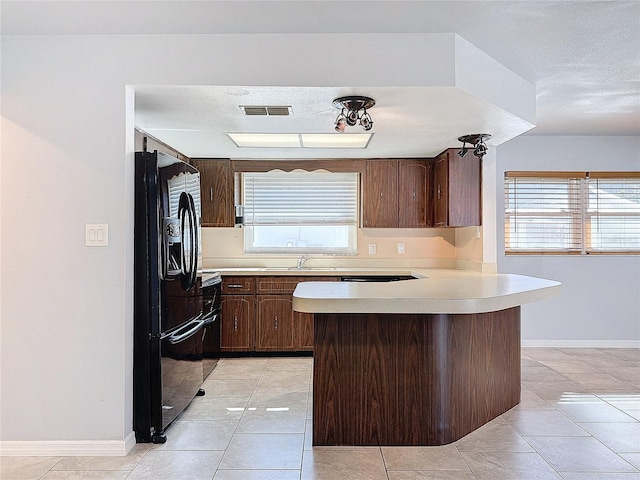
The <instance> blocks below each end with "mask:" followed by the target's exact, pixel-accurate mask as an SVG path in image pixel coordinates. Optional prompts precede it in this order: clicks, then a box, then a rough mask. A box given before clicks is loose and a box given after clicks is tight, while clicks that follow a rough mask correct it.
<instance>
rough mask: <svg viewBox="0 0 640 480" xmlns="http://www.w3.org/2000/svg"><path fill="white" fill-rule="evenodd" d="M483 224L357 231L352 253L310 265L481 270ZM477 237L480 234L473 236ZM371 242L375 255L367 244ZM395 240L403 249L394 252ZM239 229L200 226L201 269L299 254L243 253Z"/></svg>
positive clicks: (266, 263)
mask: <svg viewBox="0 0 640 480" xmlns="http://www.w3.org/2000/svg"><path fill="white" fill-rule="evenodd" d="M481 233H482V228H481V227H465V228H455V229H454V228H440V229H437V228H430V229H395V228H394V229H391V228H389V229H384V228H381V229H358V253H357V255H311V256H310V257H311V258H310V260H309V261H308V262H307V263H306V265H307V266H309V267H336V266H338V267H371V268H375V267H380V268H384V267H442V268H462V269H468V270H478V271H480V270H481V269H482V234H481ZM478 237H479V238H478ZM370 244H375V250H376V254H375V255H370V254H369V245H370ZM398 244H404V252H405V253H398ZM243 247H244V238H243V230H242V229H241V228H203V229H202V250H203V266H204V267H205V268H224V267H249V266H250V267H275V266H295V263H296V260H297V258H298V257H299V256H300V255H299V254H295V255H286V254H279V255H263V254H260V255H256V254H246V255H245V254H244V252H243Z"/></svg>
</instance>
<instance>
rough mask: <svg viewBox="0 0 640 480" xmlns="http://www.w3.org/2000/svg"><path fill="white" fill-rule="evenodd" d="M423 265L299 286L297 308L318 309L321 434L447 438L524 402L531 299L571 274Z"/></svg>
mask: <svg viewBox="0 0 640 480" xmlns="http://www.w3.org/2000/svg"><path fill="white" fill-rule="evenodd" d="M412 273H413V274H414V276H417V277H421V278H416V279H414V280H404V281H398V282H389V283H379V282H372V283H366V282H365V283H348V282H305V283H300V284H298V286H297V287H296V289H295V291H294V294H293V308H294V310H296V311H298V312H305V313H313V314H314V345H313V346H314V371H313V444H314V445H443V444H447V443H450V442H453V441H455V440H457V439H459V438H461V437H463V436H465V435H467V434H468V433H470V432H471V431H473V430H475V429H476V428H478V427H480V426H481V425H483V424H485V423H487V422H488V421H490V420H492V419H493V418H495V417H497V416H498V415H500V414H502V413H504V412H505V411H507V410H508V409H510V408H512V407H513V406H515V405H516V404H518V403H519V402H520V306H521V305H522V304H525V303H530V302H534V301H539V300H543V299H546V298H551V297H553V296H556V295H557V294H558V293H559V290H560V285H561V284H560V283H558V282H555V281H550V280H544V279H539V278H533V277H526V276H522V275H510V274H492V275H483V274H479V273H474V272H468V271H459V270H439V269H432V270H428V269H425V270H420V271H419V272H412Z"/></svg>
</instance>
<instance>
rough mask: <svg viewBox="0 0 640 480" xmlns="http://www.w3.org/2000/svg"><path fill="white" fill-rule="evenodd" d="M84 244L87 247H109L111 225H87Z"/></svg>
mask: <svg viewBox="0 0 640 480" xmlns="http://www.w3.org/2000/svg"><path fill="white" fill-rule="evenodd" d="M84 244H85V245H86V246H87V247H107V246H109V225H108V224H106V223H87V224H86V225H85V240H84Z"/></svg>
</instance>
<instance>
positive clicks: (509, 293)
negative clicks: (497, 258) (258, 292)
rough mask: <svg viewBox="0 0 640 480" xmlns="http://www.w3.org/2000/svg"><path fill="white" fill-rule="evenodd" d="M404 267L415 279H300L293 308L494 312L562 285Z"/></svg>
mask: <svg viewBox="0 0 640 480" xmlns="http://www.w3.org/2000/svg"><path fill="white" fill-rule="evenodd" d="M408 270H409V271H410V274H411V275H413V276H414V277H417V278H415V279H412V280H400V281H395V282H383V283H380V282H303V283H299V284H298V286H297V287H296V289H295V291H294V292H293V309H294V310H295V311H298V312H304V313H450V314H455V313H460V314H469V313H483V312H495V311H498V310H504V309H507V308H511V307H516V306H520V305H523V304H526V303H531V302H536V301H539V300H544V299H548V298H552V297H555V296H557V295H559V293H560V288H561V285H562V284H561V283H560V282H556V281H553V280H546V279H542V278H537V277H529V276H524V275H515V274H504V273H503V274H481V273H476V272H471V271H467V270H450V269H436V268H434V269H415V270H412V269H408ZM338 271H340V270H337V271H336V273H337V272H338ZM398 273H399V272H398Z"/></svg>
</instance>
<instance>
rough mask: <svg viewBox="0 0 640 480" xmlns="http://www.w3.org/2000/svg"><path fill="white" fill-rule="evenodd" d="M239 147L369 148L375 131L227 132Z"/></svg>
mask: <svg viewBox="0 0 640 480" xmlns="http://www.w3.org/2000/svg"><path fill="white" fill-rule="evenodd" d="M226 135H227V136H228V137H229V139H230V140H231V141H232V142H233V143H234V144H235V145H236V147H239V148H361V149H364V148H367V147H368V146H369V142H370V141H371V137H372V136H373V133H349V134H347V135H336V134H335V133H226Z"/></svg>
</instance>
